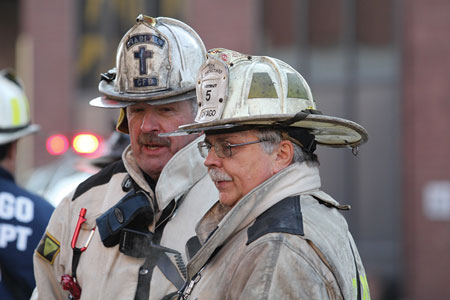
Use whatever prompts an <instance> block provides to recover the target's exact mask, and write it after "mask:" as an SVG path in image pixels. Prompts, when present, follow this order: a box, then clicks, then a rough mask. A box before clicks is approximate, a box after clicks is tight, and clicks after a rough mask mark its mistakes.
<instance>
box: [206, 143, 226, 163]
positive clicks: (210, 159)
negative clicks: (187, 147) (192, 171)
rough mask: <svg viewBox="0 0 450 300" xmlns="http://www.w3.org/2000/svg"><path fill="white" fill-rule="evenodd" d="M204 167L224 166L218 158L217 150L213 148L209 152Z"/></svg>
mask: <svg viewBox="0 0 450 300" xmlns="http://www.w3.org/2000/svg"><path fill="white" fill-rule="evenodd" d="M204 165H205V166H206V167H221V166H222V159H221V158H220V157H218V156H217V153H216V149H215V148H214V146H213V147H211V150H209V152H208V155H207V156H206V158H205V162H204Z"/></svg>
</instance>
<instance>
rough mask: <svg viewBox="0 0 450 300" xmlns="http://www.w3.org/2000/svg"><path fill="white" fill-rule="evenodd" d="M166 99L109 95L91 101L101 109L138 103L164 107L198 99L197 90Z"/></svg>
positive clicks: (166, 95) (167, 94)
mask: <svg viewBox="0 0 450 300" xmlns="http://www.w3.org/2000/svg"><path fill="white" fill-rule="evenodd" d="M164 96H165V98H160V97H151V98H149V97H148V95H147V97H142V98H139V99H138V98H136V99H130V98H119V97H111V96H109V95H103V96H100V97H97V98H94V99H92V100H91V101H89V104H90V105H91V106H95V107H101V108H124V107H127V106H130V105H134V104H137V103H147V104H150V105H162V104H169V103H174V102H179V101H185V100H190V99H193V98H195V97H196V94H195V89H193V90H190V91H187V92H185V93H182V94H178V95H171V94H170V93H166V94H164Z"/></svg>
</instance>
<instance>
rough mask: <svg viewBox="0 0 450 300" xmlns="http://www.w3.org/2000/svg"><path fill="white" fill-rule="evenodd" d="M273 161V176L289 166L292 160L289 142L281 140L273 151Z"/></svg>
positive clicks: (291, 147) (292, 155)
mask: <svg viewBox="0 0 450 300" xmlns="http://www.w3.org/2000/svg"><path fill="white" fill-rule="evenodd" d="M275 155H276V157H275V161H274V164H273V172H274V174H276V173H278V172H280V171H281V170H283V169H284V168H286V167H287V166H289V165H290V164H291V162H292V159H293V158H294V146H293V145H292V142H291V141H288V140H282V141H281V142H280V144H278V148H277V149H276V150H275Z"/></svg>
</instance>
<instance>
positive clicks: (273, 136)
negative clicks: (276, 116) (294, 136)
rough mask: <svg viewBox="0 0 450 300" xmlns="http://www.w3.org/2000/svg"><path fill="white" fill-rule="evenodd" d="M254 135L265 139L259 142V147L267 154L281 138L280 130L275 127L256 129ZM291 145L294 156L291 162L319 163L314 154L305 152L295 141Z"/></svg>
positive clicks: (275, 146)
mask: <svg viewBox="0 0 450 300" xmlns="http://www.w3.org/2000/svg"><path fill="white" fill-rule="evenodd" d="M256 136H257V137H258V138H259V139H260V140H263V141H265V142H263V143H261V147H262V149H263V151H264V152H266V153H268V154H270V153H273V151H275V149H276V148H277V147H278V145H279V144H280V143H281V141H282V140H283V136H282V131H281V130H277V129H257V130H256ZM292 145H293V147H294V157H293V158H292V162H291V164H293V163H296V162H298V163H301V162H306V163H307V164H308V165H309V166H318V165H319V159H318V158H317V155H316V154H314V153H308V152H306V151H305V150H303V148H302V147H300V146H299V145H297V144H296V143H292Z"/></svg>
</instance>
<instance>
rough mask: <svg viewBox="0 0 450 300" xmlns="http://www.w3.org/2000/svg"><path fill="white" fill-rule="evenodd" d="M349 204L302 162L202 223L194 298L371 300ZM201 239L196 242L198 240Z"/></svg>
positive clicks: (192, 267) (189, 293) (190, 293)
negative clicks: (322, 187)
mask: <svg viewBox="0 0 450 300" xmlns="http://www.w3.org/2000/svg"><path fill="white" fill-rule="evenodd" d="M345 208H348V207H347V206H341V205H339V203H338V202H336V201H335V200H334V199H333V198H331V197H330V196H329V195H327V194H326V193H324V192H323V191H321V190H320V177H319V171H318V169H317V168H316V167H309V166H307V165H306V164H305V163H302V164H299V163H295V164H293V165H291V166H289V167H288V168H286V169H284V170H282V171H281V172H279V173H278V174H276V175H274V176H272V177H271V178H269V179H268V180H267V181H265V182H264V183H262V184H261V185H259V186H258V187H256V188H255V189H253V190H252V191H251V192H250V193H249V194H247V195H246V196H244V197H243V198H242V199H241V200H240V201H239V202H237V204H236V205H235V206H234V207H233V208H232V209H231V210H227V209H226V208H225V207H223V206H221V205H220V203H216V204H215V206H214V207H213V208H211V210H210V211H209V212H208V213H207V214H206V215H205V216H204V217H203V218H202V220H201V221H200V222H199V224H198V225H197V228H196V231H197V236H198V238H199V240H200V243H201V244H202V247H201V248H200V250H199V251H198V252H197V253H196V254H195V256H194V257H193V258H192V260H191V261H190V263H189V264H188V277H189V279H191V280H190V281H189V282H188V286H187V288H186V290H185V297H186V298H188V299H196V300H197V299H198V300H203V299H230V300H231V299H233V300H234V299H242V300H243V299H308V300H311V299H317V300H319V299H320V300H323V299H369V297H370V296H369V291H368V286H367V280H366V274H365V271H364V267H363V264H362V262H361V258H360V256H359V254H358V251H357V248H356V246H355V243H354V241H353V238H352V236H351V234H350V232H349V230H348V226H347V223H346V221H345V219H344V217H343V216H342V215H341V213H340V212H339V210H340V209H345ZM192 244H193V243H192Z"/></svg>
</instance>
